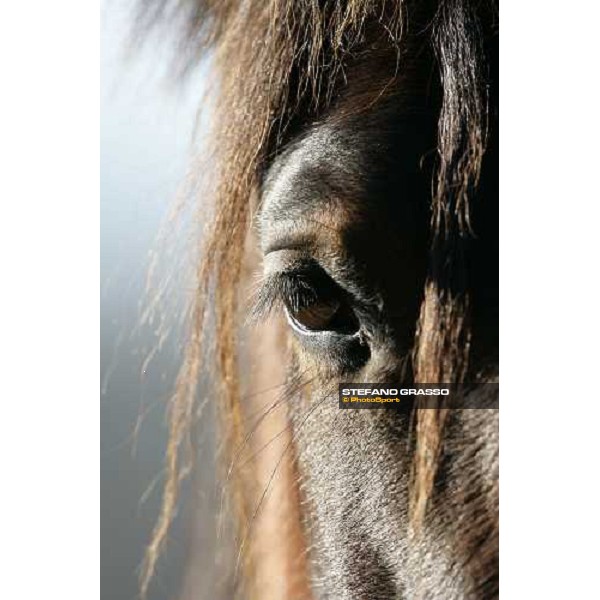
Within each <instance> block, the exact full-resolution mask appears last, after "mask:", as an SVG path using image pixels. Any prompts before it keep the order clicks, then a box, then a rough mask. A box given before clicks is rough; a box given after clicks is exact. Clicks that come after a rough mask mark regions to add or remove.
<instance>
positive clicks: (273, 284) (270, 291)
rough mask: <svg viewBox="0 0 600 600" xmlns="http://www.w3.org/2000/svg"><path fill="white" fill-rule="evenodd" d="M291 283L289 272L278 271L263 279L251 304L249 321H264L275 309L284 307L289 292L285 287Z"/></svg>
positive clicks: (290, 273)
mask: <svg viewBox="0 0 600 600" xmlns="http://www.w3.org/2000/svg"><path fill="white" fill-rule="evenodd" d="M292 281H293V272H290V271H279V272H277V273H273V274H271V275H268V276H267V277H266V278H264V279H263V281H262V282H261V283H260V286H259V288H258V291H257V292H256V294H255V297H254V300H253V302H252V304H251V309H250V321H251V322H256V321H259V320H262V319H266V318H267V317H268V316H269V314H271V312H273V310H275V309H276V308H278V307H284V306H286V304H287V303H286V300H287V298H286V296H287V293H288V292H289V290H286V289H285V287H286V286H290V285H292ZM298 289H300V288H298Z"/></svg>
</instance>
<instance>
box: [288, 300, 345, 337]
mask: <svg viewBox="0 0 600 600" xmlns="http://www.w3.org/2000/svg"><path fill="white" fill-rule="evenodd" d="M340 304H341V303H340V302H339V301H338V300H322V301H318V300H317V302H315V303H314V304H311V305H310V306H306V307H304V308H299V309H298V310H293V309H288V315H289V317H290V319H291V320H292V321H293V322H294V324H295V325H298V327H300V328H301V329H302V328H303V329H307V330H308V331H325V330H327V329H329V324H330V323H331V321H332V320H333V318H334V317H335V315H336V313H337V311H338V309H339V308H340Z"/></svg>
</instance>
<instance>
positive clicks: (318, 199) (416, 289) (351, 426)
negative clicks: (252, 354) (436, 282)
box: [258, 56, 497, 600]
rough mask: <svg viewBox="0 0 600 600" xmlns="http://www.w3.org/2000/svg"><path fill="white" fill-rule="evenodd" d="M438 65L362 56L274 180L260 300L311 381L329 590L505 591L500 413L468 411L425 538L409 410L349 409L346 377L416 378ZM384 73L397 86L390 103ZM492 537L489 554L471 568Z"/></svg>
mask: <svg viewBox="0 0 600 600" xmlns="http://www.w3.org/2000/svg"><path fill="white" fill-rule="evenodd" d="M431 61H432V59H431V57H429V58H428V57H427V56H421V57H420V58H419V60H418V61H415V62H413V63H412V64H409V66H408V67H407V68H406V70H405V71H404V72H402V70H400V72H399V73H398V74H396V72H395V65H394V66H392V65H391V64H388V68H387V70H386V69H382V67H381V56H377V57H372V62H370V61H369V59H368V58H367V59H366V60H364V61H363V62H362V63H361V64H360V65H357V66H356V68H355V70H354V72H353V71H352V70H351V71H350V72H349V73H348V75H347V85H346V86H345V88H344V91H343V93H342V94H341V95H340V97H339V98H338V99H337V100H336V101H335V102H334V103H333V104H332V106H331V108H330V109H329V111H328V112H327V113H326V114H324V115H323V116H322V118H320V119H319V121H318V122H317V123H311V124H310V125H308V124H307V125H306V126H305V127H303V128H300V133H298V134H297V135H296V136H295V137H294V139H291V140H289V141H288V143H287V144H286V148H285V150H284V151H283V152H281V153H280V155H279V156H278V157H277V158H276V159H275V160H274V161H273V162H272V164H271V165H270V167H269V169H268V172H267V174H266V176H265V179H264V184H263V188H262V200H261V208H260V212H259V217H258V230H259V238H260V245H261V249H262V253H263V257H264V272H265V288H264V290H265V291H264V297H263V298H262V299H261V301H260V302H265V303H270V302H273V301H275V300H276V301H278V302H280V303H281V305H282V307H283V310H284V312H285V315H286V319H287V326H288V332H289V338H290V340H291V347H292V353H293V358H292V362H293V368H292V373H291V377H290V379H292V380H293V381H294V382H296V383H297V382H299V383H300V385H297V384H296V383H295V384H294V385H293V386H290V390H289V393H288V400H289V411H290V417H291V420H292V423H293V428H294V443H295V448H296V455H297V462H298V469H299V477H300V488H301V492H302V498H303V507H304V510H303V512H304V521H305V522H304V527H305V533H306V536H307V538H308V543H309V545H310V548H311V550H310V556H311V563H312V569H313V576H312V580H313V582H314V591H315V593H316V595H317V597H324V598H329V597H331V598H361V599H375V598H377V599H378V600H381V599H386V598H404V597H407V598H414V597H417V596H419V595H422V596H423V597H427V598H444V599H445V600H448V599H450V598H468V597H474V598H481V597H489V596H492V595H493V594H494V592H493V589H494V585H495V584H494V583H493V581H494V577H495V575H494V574H495V567H494V566H493V564H492V563H493V561H494V560H495V558H494V557H495V554H494V551H493V549H492V550H490V549H489V548H487V549H486V546H485V544H486V543H487V542H486V540H488V539H492V537H493V536H491V534H490V531H492V530H493V529H494V527H495V509H494V506H495V504H494V503H495V500H494V499H493V493H491V492H490V490H493V489H495V481H496V476H497V462H496V454H495V448H496V447H497V422H496V415H495V414H491V413H490V412H489V411H483V410H476V411H454V412H453V414H452V415H451V417H450V419H449V425H448V431H447V442H446V443H447V446H446V448H447V458H446V459H445V462H444V464H443V465H442V469H441V471H442V477H443V478H447V480H448V481H452V485H448V486H447V487H444V486H441V487H440V488H439V489H438V491H437V492H436V494H437V495H436V497H435V498H434V500H435V506H434V508H433V510H432V512H430V514H429V517H428V519H427V522H426V524H425V527H424V530H423V531H422V532H421V533H420V534H419V535H418V536H413V535H412V534H410V533H409V532H410V516H409V491H408V490H409V487H410V475H411V467H412V457H413V451H414V448H413V447H412V446H411V443H412V442H411V434H410V431H411V422H410V417H409V415H408V414H402V413H397V412H392V411H385V410H375V411H369V410H366V411H361V410H356V411H354V410H347V411H341V410H339V408H338V402H337V384H338V383H339V382H342V381H354V382H377V383H386V382H390V383H393V384H395V385H400V384H402V383H406V382H409V381H410V380H411V378H412V376H413V374H412V360H411V357H412V353H413V349H414V346H415V332H416V324H417V322H418V318H419V310H420V307H421V304H422V302H423V290H424V285H425V280H426V276H427V267H428V261H427V257H428V249H429V242H430V237H429V236H430V219H431V215H430V212H429V205H430V201H431V185H432V183H431V182H432V174H433V158H434V156H435V151H436V146H437V120H438V117H439V110H440V99H439V93H438V91H437V90H436V89H435V86H432V84H431V81H430V73H431V69H432V68H433V66H432V62H431ZM365 74H369V76H368V77H367V76H366V75H365ZM383 81H389V82H390V85H391V86H392V87H393V89H392V90H388V93H386V94H385V95H384V96H382V95H381V89H382V82H383ZM368 86H372V89H373V90H376V91H375V92H373V93H370V92H369V89H370V88H369V87H368ZM365 99H366V100H365ZM357 104H360V108H359V109H358V110H356V105H357ZM490 177H493V175H490V174H489V172H488V171H486V173H485V174H484V179H486V180H487V179H489V178H490ZM482 187H483V188H485V185H483V184H482ZM467 413H468V414H467ZM474 456H477V459H476V460H475V459H474V458H473V457H474ZM461 486H463V487H462V488H461ZM461 489H470V490H471V491H472V492H473V494H472V497H473V498H475V500H474V501H472V502H471V504H469V503H468V502H467V501H464V500H459V499H457V497H456V494H457V491H459V490H461ZM467 506H469V507H470V508H471V509H472V513H471V515H469V517H472V516H473V515H476V517H475V518H474V521H473V522H470V521H468V520H466V519H465V509H466V507H467ZM473 523H474V525H473ZM477 544H478V545H479V547H480V548H481V549H482V550H481V553H482V554H481V556H482V557H483V558H482V560H481V561H479V560H478V561H475V562H476V566H473V564H471V565H470V566H469V560H470V559H469V555H470V554H471V553H472V547H473V545H477ZM484 555H485V556H484ZM482 565H483V566H482ZM490 565H491V566H490Z"/></svg>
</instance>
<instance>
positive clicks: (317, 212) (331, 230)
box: [258, 126, 361, 250]
mask: <svg viewBox="0 0 600 600" xmlns="http://www.w3.org/2000/svg"><path fill="white" fill-rule="evenodd" d="M349 137H352V136H348V135H344V134H341V133H340V132H336V131H333V130H332V129H331V128H329V127H327V126H322V127H319V128H315V129H314V130H313V131H311V132H310V133H309V134H308V135H306V136H305V137H304V138H303V139H302V140H300V141H299V142H297V143H295V144H294V145H293V147H291V148H290V149H288V150H287V151H286V152H285V153H284V154H282V155H281V156H280V157H279V158H277V159H276V160H275V161H274V162H273V164H272V165H271V167H270V169H269V173H268V175H267V178H266V180H265V184H264V186H263V192H262V199H261V208H260V211H259V215H258V225H259V233H260V237H261V245H262V246H263V250H264V249H265V248H266V247H268V246H269V245H270V244H271V243H272V242H273V241H274V240H275V239H276V238H278V237H280V236H281V235H294V234H298V235H302V236H304V237H312V238H314V241H315V242H316V241H317V240H318V239H320V238H323V237H327V238H328V240H329V242H330V243H332V244H339V245H341V244H342V237H343V232H344V231H346V230H347V229H348V228H349V227H350V226H351V225H352V223H355V222H356V220H357V218H358V217H359V213H360V211H361V203H360V197H361V194H360V172H361V166H360V160H361V157H360V152H359V150H358V148H357V146H356V145H355V146H354V147H352V145H351V143H350V140H349V139H348V138H349Z"/></svg>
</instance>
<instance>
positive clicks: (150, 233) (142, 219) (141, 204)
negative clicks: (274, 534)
mask: <svg viewBox="0 0 600 600" xmlns="http://www.w3.org/2000/svg"><path fill="white" fill-rule="evenodd" d="M101 24H102V25H101V26H102V38H101V39H102V50H101V60H102V64H101V78H102V80H101V84H102V87H101V89H102V97H101V279H102V280H101V382H100V383H101V406H100V411H101V439H102V441H101V489H102V492H101V494H102V496H101V586H102V587H101V595H102V598H103V599H106V600H132V599H134V598H136V597H137V596H138V576H139V571H140V565H141V562H142V559H143V553H144V547H145V545H146V544H147V543H148V540H149V538H150V535H151V530H152V527H153V525H154V522H155V519H156V517H157V514H158V507H159V503H160V495H161V489H160V488H161V483H162V478H161V477H162V468H163V452H164V447H165V441H166V428H165V417H164V408H165V399H166V398H167V396H168V394H169V391H170V389H171V385H172V382H173V377H174V375H175V372H176V366H177V359H178V351H179V341H178V338H177V336H176V335H173V336H171V338H169V339H168V340H167V343H166V344H165V346H164V347H163V349H162V350H161V352H159V353H158V354H157V355H156V356H154V358H153V359H152V360H151V361H150V362H149V363H148V364H147V365H146V364H145V361H146V359H147V358H148V356H149V355H150V353H151V351H152V349H153V348H154V347H155V346H156V344H157V332H156V327H155V324H154V325H147V324H146V325H140V319H141V314H142V311H143V310H144V294H145V287H146V276H147V271H148V266H149V256H150V254H149V253H150V251H151V250H152V248H153V247H154V246H155V242H156V238H157V235H158V231H159V227H160V225H161V223H162V222H163V220H164V219H165V216H166V214H167V212H168V210H169V207H170V204H171V202H172V200H173V199H174V196H175V195H176V192H177V190H178V187H179V185H180V184H181V182H182V180H183V178H184V175H185V172H186V167H187V165H188V159H189V157H190V150H191V141H192V140H191V136H192V132H193V129H194V124H195V117H196V109H197V102H198V98H199V96H200V92H201V88H202V77H201V75H199V76H196V77H195V78H194V77H192V78H190V79H189V80H188V81H187V82H186V85H185V86H183V87H177V88H174V87H171V88H169V87H168V86H167V84H166V81H167V80H168V77H167V76H168V74H169V69H170V65H171V62H170V53H169V51H168V50H169V46H168V40H162V41H160V40H159V39H158V38H156V39H155V38H151V39H150V40H148V43H146V44H145V45H144V46H143V47H141V48H138V49H136V51H135V52H134V53H130V52H126V50H127V41H128V39H129V34H130V30H131V2H130V1H129V0H118V1H114V0H113V1H111V0H109V1H107V2H105V3H104V4H103V7H102V20H101ZM159 42H160V43H159ZM163 268H165V267H164V266H163ZM169 268H172V269H177V268H179V267H178V264H177V263H176V262H175V263H173V264H172V265H171V266H169V265H167V267H166V269H167V271H168V269H169ZM169 300H170V304H169V310H170V311H171V312H172V314H166V318H167V319H169V318H173V319H175V317H176V313H177V310H178V306H177V304H178V302H179V300H178V296H177V294H176V293H175V294H174V295H173V297H171V298H170V299H169ZM167 312H168V311H167ZM163 316H165V315H163ZM144 366H145V372H143V370H144ZM207 422H208V421H207ZM210 434H211V432H210V431H208V430H207V431H205V432H204V435H203V436H202V437H203V439H202V440H201V441H202V443H201V448H200V449H199V452H200V454H201V456H202V453H204V454H203V456H204V458H203V460H202V465H203V469H202V470H201V473H200V475H199V476H196V477H195V479H194V486H193V490H194V492H195V493H192V492H191V491H190V490H191V489H192V486H191V485H190V484H188V485H187V486H186V488H185V492H184V498H183V500H184V503H183V504H182V506H183V508H182V510H180V511H179V513H178V517H177V520H176V522H175V526H174V527H173V530H172V532H171V534H170V536H169V540H168V545H167V548H166V552H165V554H164V556H163V557H162V559H161V562H160V565H159V568H158V572H157V575H156V577H155V579H154V581H153V584H152V587H151V590H150V593H149V599H150V600H155V599H171V598H186V597H190V596H191V595H192V594H193V595H194V597H196V598H200V599H202V598H212V597H213V596H211V591H210V584H209V583H208V580H209V579H210V578H206V579H205V580H204V584H203V583H202V582H200V583H198V582H197V581H195V580H194V578H195V573H197V572H198V570H200V571H203V572H204V573H205V574H206V573H207V572H209V571H211V564H212V563H211V561H213V558H212V556H213V552H212V551H211V550H212V547H213V546H212V544H213V540H212V537H211V536H212V531H211V530H210V525H209V524H210V523H212V518H211V515H207V514H206V513H207V512H209V511H211V510H212V506H213V503H214V498H213V495H214V491H213V490H212V488H211V485H212V478H213V465H212V462H213V455H214V452H213V449H212V445H213V441H212V437H211V435H210ZM202 515H204V516H205V517H207V518H205V519H203V518H200V517H201V516H202ZM189 560H194V564H195V567H198V569H196V568H195V569H192V570H188V569H187V568H186V565H187V563H186V561H189Z"/></svg>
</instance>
